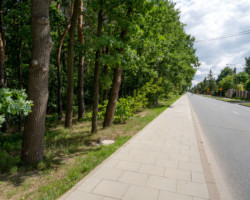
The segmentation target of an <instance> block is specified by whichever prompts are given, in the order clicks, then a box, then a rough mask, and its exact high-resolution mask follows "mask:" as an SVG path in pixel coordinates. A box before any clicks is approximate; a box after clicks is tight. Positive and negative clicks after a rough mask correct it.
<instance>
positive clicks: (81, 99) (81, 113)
mask: <svg viewBox="0 0 250 200" xmlns="http://www.w3.org/2000/svg"><path fill="white" fill-rule="evenodd" d="M80 7H81V14H80V16H79V18H78V38H79V42H80V43H81V44H82V45H83V44H84V35H83V29H82V23H83V14H82V12H83V0H81V6H80ZM83 86H84V56H82V52H80V53H79V64H78V121H80V119H81V118H82V117H83V116H84V114H85V109H84V87H83Z"/></svg>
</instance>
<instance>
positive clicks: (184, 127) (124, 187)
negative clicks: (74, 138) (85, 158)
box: [60, 95, 209, 200]
mask: <svg viewBox="0 0 250 200" xmlns="http://www.w3.org/2000/svg"><path fill="white" fill-rule="evenodd" d="M64 199H66V200H115V199H123V200H205V199H209V194H208V189H207V184H206V180H205V176H204V171H203V167H202V163H201V158H200V152H199V148H198V144H197V139H196V135H195V131H194V125H193V121H192V116H191V112H190V108H189V103H188V97H187V95H183V96H182V97H181V98H180V99H179V100H178V101H176V102H175V103H174V104H173V105H172V106H171V107H169V108H168V109H167V110H165V111H164V112H163V113H162V114H161V115H160V116H159V117H157V118H156V119H155V120H154V121H152V122H151V123H150V124H148V125H147V126H146V127H145V128H144V129H143V130H142V131H140V132H139V133H138V134H137V135H136V136H134V137H133V138H132V139H131V140H130V141H129V142H127V143H126V144H125V145H124V146H123V147H121V148H120V149H119V150H118V151H117V152H116V153H114V154H113V155H112V156H110V157H109V158H108V159H107V160H105V161H104V162H103V163H102V164H101V165H99V166H98V167H97V168H96V169H95V170H93V171H92V172H91V173H90V174H89V175H88V176H86V177H85V178H83V179H82V180H81V181H80V182H79V183H78V184H77V185H76V186H74V187H73V188H72V189H71V190H70V191H69V192H67V193H66V194H65V195H64V196H62V197H61V198H60V200H64Z"/></svg>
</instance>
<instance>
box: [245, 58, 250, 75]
mask: <svg viewBox="0 0 250 200" xmlns="http://www.w3.org/2000/svg"><path fill="white" fill-rule="evenodd" d="M245 62H246V64H245V68H244V70H245V72H246V73H247V74H248V75H250V57H248V58H247V57H246V58H245Z"/></svg>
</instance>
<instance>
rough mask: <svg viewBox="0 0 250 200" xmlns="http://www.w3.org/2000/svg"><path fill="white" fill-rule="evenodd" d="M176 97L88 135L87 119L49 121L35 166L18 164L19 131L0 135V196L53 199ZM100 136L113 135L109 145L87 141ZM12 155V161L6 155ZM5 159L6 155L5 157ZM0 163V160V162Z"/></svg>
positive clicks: (100, 137)
mask: <svg viewBox="0 0 250 200" xmlns="http://www.w3.org/2000/svg"><path fill="white" fill-rule="evenodd" d="M178 98H179V96H178V97H175V98H173V99H170V100H164V101H163V100H161V101H160V102H159V107H158V108H150V109H145V110H143V111H142V112H140V113H138V114H136V115H135V116H134V117H133V118H131V119H130V120H128V122H127V123H126V124H115V125H113V126H112V127H110V128H108V129H102V128H101V122H100V123H99V127H98V133H97V134H94V135H91V134H90V129H91V123H90V122H81V123H78V122H76V120H74V125H73V128H72V129H65V128H64V126H63V122H60V123H58V122H55V123H53V121H51V120H49V121H50V126H49V127H50V128H49V129H48V130H47V131H46V134H45V159H44V161H43V162H41V163H39V164H38V165H37V166H36V167H35V168H32V167H29V166H21V165H20V158H19V155H20V150H21V138H22V135H21V134H11V135H2V136H1V137H0V148H1V150H4V151H5V160H4V159H2V160H0V162H5V165H6V166H5V169H2V170H7V169H11V170H8V173H2V175H1V176H2V177H1V179H0V180H2V181H0V199H1V200H2V199H3V200H5V199H48V200H49V199H56V198H58V197H59V196H61V195H62V194H64V193H65V192H66V191H68V190H69V189H70V188H71V187H73V186H74V185H75V184H76V183H77V182H78V181H80V180H81V179H82V178H83V177H84V176H86V175H87V174H88V173H89V172H90V171H91V170H93V169H94V168H95V167H96V166H98V165H99V164H100V163H102V162H103V161H104V160H105V159H106V158H108V157H109V156H110V155H111V154H112V153H114V152H115V151H116V150H117V149H118V148H119V147H121V146H122V145H123V144H124V143H126V142H127V141H128V140H129V139H130V138H131V137H133V136H134V135H135V134H136V133H137V132H138V131H140V130H141V129H143V127H145V126H146V125H147V124H148V123H149V122H151V121H152V120H153V119H154V118H155V117H157V116H158V115H159V114H160V113H162V112H163V111H164V110H165V109H166V108H167V107H168V106H170V105H171V104H172V103H174V102H175V101H176V100H177V99H178ZM102 139H114V140H115V141H116V142H115V143H114V144H112V145H109V146H96V145H91V144H92V142H96V141H97V140H102ZM11 157H14V158H15V159H14V161H12V160H9V161H6V158H11ZM7 160H8V159H7ZM1 164H2V163H0V165H1Z"/></svg>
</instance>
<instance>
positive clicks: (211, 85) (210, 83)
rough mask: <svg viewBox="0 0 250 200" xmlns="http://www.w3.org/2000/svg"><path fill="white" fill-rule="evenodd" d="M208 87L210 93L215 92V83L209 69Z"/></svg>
mask: <svg viewBox="0 0 250 200" xmlns="http://www.w3.org/2000/svg"><path fill="white" fill-rule="evenodd" d="M207 78H208V87H209V90H210V91H211V92H215V90H216V82H215V80H214V77H213V72H212V70H211V69H210V71H209V74H208V77H207Z"/></svg>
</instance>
